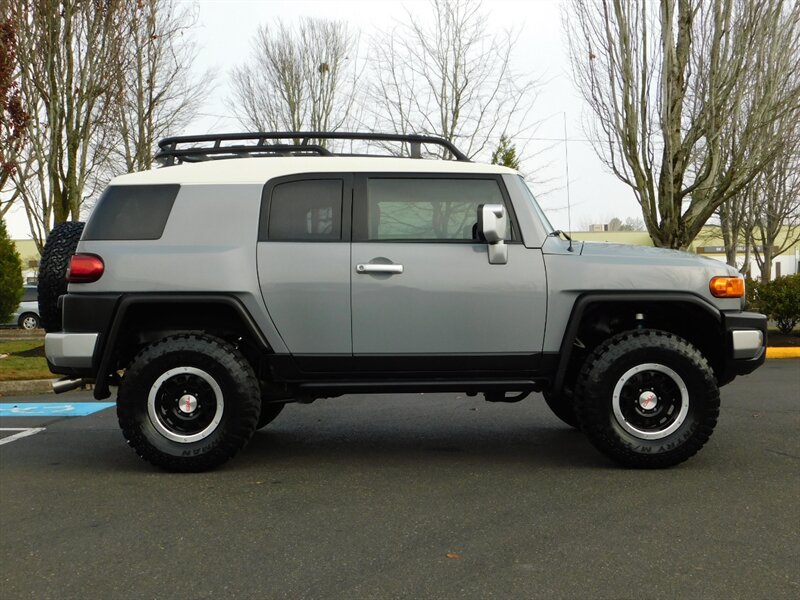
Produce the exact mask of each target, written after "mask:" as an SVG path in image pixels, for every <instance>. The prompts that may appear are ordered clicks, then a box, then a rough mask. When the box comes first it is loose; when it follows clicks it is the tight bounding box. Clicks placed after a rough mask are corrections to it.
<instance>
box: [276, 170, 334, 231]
mask: <svg viewBox="0 0 800 600" xmlns="http://www.w3.org/2000/svg"><path fill="white" fill-rule="evenodd" d="M342 189H343V182H342V181H341V180H340V179H314V180H305V181H291V182H288V183H281V184H278V185H276V186H275V188H274V189H273V190H272V198H271V200H270V208H269V228H268V232H267V238H268V239H269V240H270V241H315V240H327V241H330V240H341V239H342Z"/></svg>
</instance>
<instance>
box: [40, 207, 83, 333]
mask: <svg viewBox="0 0 800 600" xmlns="http://www.w3.org/2000/svg"><path fill="white" fill-rule="evenodd" d="M83 226H84V223H81V222H80V221H69V222H67V223H59V224H58V225H56V226H55V227H53V230H52V231H51V232H50V235H48V236H47V242H45V245H44V252H43V253H42V260H41V261H40V263H39V317H40V318H41V322H42V327H44V329H45V331H61V326H62V325H61V311H60V310H59V309H58V298H59V296H63V295H64V294H66V293H67V269H68V268H69V259H70V257H71V256H72V255H73V254H75V249H76V248H77V247H78V241H80V239H81V234H82V233H83Z"/></svg>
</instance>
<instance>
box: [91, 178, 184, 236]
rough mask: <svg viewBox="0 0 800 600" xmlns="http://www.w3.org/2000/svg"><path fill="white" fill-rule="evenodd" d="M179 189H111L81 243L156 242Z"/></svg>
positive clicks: (118, 187) (127, 186) (151, 186)
mask: <svg viewBox="0 0 800 600" xmlns="http://www.w3.org/2000/svg"><path fill="white" fill-rule="evenodd" d="M179 189H180V186H179V185H172V184H169V185H111V186H109V187H107V188H106V191H104V192H103V194H102V195H101V196H100V199H99V200H98V201H97V205H96V206H95V207H94V210H93V211H92V216H91V217H90V218H89V221H88V222H87V223H86V228H85V229H84V230H83V238H82V239H84V240H157V239H160V238H161V235H162V234H163V233H164V228H165V227H166V226H167V220H168V219H169V214H170V212H172V205H173V204H174V203H175V198H176V197H177V196H178V190H179Z"/></svg>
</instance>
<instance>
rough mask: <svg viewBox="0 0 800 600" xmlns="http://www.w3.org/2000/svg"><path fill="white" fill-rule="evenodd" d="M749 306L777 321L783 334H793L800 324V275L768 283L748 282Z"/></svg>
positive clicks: (780, 278)
mask: <svg viewBox="0 0 800 600" xmlns="http://www.w3.org/2000/svg"><path fill="white" fill-rule="evenodd" d="M747 306H748V308H750V310H757V311H759V312H762V313H764V314H765V315H767V316H768V317H769V318H770V319H772V320H773V321H775V322H776V323H777V325H778V329H779V330H780V331H781V332H782V333H791V331H792V330H793V329H794V328H795V326H796V325H797V324H798V323H800V274H797V275H788V276H786V277H778V278H777V279H773V280H772V281H769V282H767V283H758V282H755V281H748V282H747Z"/></svg>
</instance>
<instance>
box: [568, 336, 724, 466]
mask: <svg viewBox="0 0 800 600" xmlns="http://www.w3.org/2000/svg"><path fill="white" fill-rule="evenodd" d="M574 406H575V411H576V414H577V416H578V421H579V423H580V426H581V429H582V430H583V431H584V432H585V433H586V435H587V436H588V437H589V440H590V441H591V443H592V444H593V445H594V446H595V447H596V448H598V449H599V450H600V451H601V452H603V453H604V454H606V455H607V456H609V457H610V458H612V459H614V460H615V461H617V462H618V463H620V464H622V465H625V466H629V467H638V468H663V467H670V466H673V465H676V464H678V463H681V462H683V461H685V460H686V459H688V458H690V457H691V456H693V455H694V454H696V453H697V452H698V450H700V448H702V447H703V445H704V444H705V443H706V442H707V441H708V439H709V437H710V436H711V434H712V432H713V431H714V427H715V426H716V423H717V417H718V416H719V388H718V386H717V382H716V379H715V378H714V372H713V371H712V369H711V367H710V366H709V364H708V362H707V361H706V359H705V358H704V357H703V355H702V354H701V353H700V351H699V350H698V349H697V348H695V347H694V346H693V345H691V344H690V343H689V342H687V341H686V340H683V339H681V338H680V337H678V336H676V335H673V334H671V333H668V332H664V331H658V330H637V331H628V332H624V333H621V334H619V335H616V336H614V337H612V338H611V339H609V340H607V341H606V342H604V343H603V344H601V345H600V346H599V347H598V348H596V349H595V350H594V352H592V354H591V355H590V356H589V358H588V359H587V360H586V363H585V364H584V365H583V367H582V369H581V372H580V374H579V376H578V381H577V385H576V388H575V405H574Z"/></svg>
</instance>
